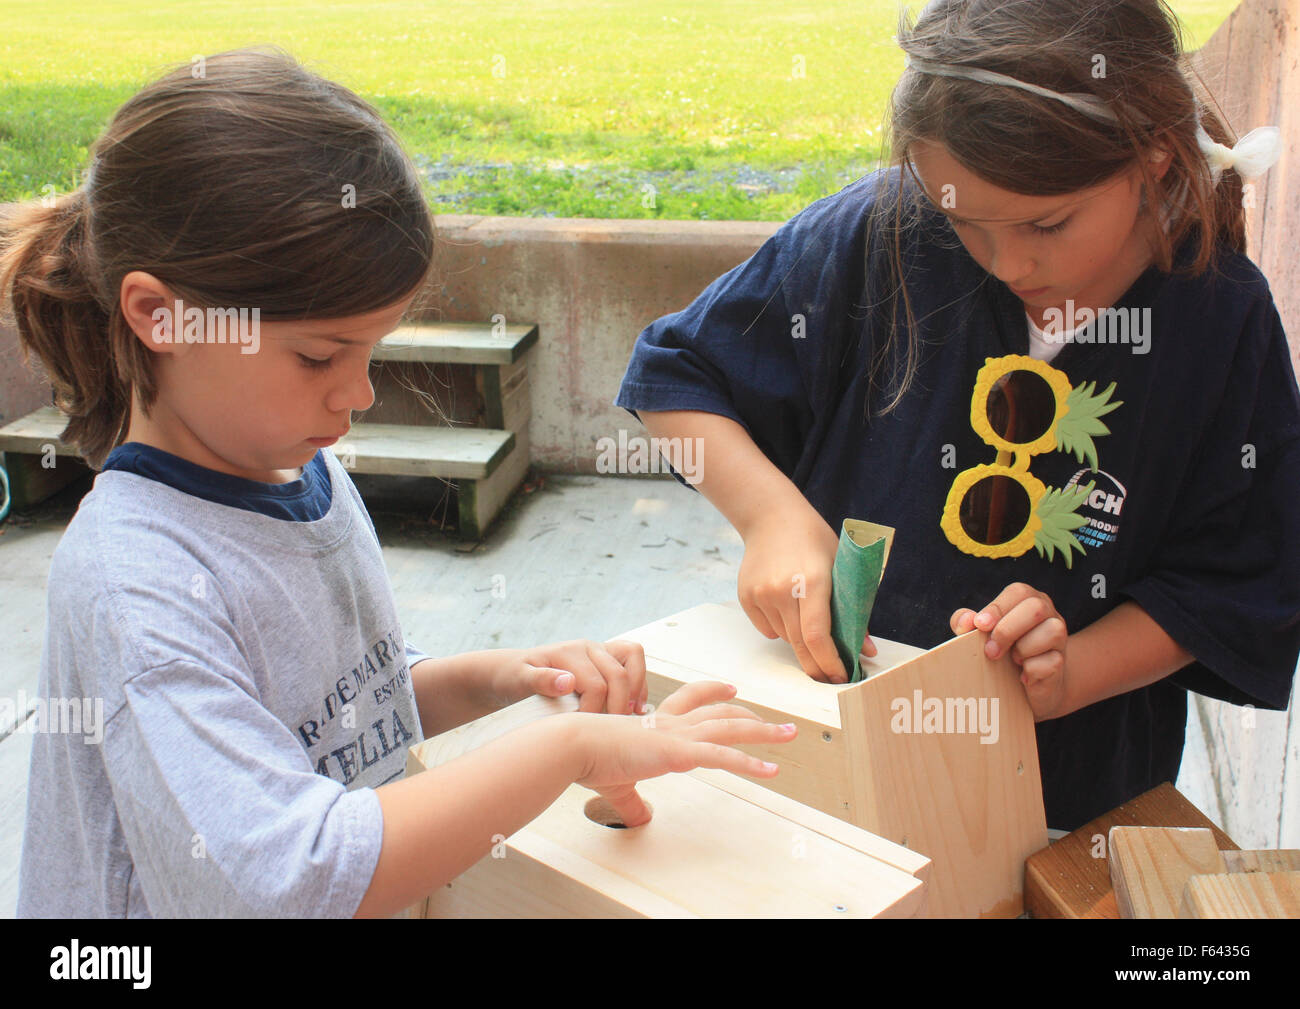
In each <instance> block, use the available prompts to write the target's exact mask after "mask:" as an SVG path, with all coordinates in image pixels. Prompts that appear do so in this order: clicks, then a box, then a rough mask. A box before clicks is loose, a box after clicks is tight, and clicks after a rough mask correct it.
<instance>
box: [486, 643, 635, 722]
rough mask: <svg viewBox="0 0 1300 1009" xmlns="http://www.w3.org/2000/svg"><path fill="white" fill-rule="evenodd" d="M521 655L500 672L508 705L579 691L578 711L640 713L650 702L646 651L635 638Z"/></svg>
mask: <svg viewBox="0 0 1300 1009" xmlns="http://www.w3.org/2000/svg"><path fill="white" fill-rule="evenodd" d="M517 654H518V658H517V659H516V660H514V661H512V662H511V663H509V664H508V665H507V666H506V667H505V668H504V669H502V670H501V671H500V672H499V673H498V680H497V686H496V689H495V693H496V695H497V696H498V697H499V698H501V699H502V700H503V702H504V703H505V704H513V703H514V702H515V701H519V700H522V699H523V698H525V697H528V696H530V695H532V694H541V695H542V696H543V697H562V696H563V695H565V694H571V693H573V692H574V691H575V690H576V691H577V693H578V696H579V705H578V710H579V711H591V712H600V711H608V712H609V713H610V714H611V715H626V714H628V713H629V712H631V713H633V714H639V713H640V711H641V710H642V707H643V706H644V705H645V701H646V691H647V688H646V682H645V651H644V649H642V647H641V646H640V645H639V644H637V643H636V642H635V641H606V642H605V643H604V644H603V645H602V644H598V643H597V642H595V641H583V640H579V641H562V642H560V643H559V644H553V645H538V646H537V647H536V648H523V649H519V650H518V652H517Z"/></svg>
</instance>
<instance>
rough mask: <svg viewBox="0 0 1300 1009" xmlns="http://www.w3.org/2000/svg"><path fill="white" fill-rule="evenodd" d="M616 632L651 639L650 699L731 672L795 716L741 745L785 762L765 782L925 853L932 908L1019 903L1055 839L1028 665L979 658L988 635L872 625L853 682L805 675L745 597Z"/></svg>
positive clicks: (1013, 908) (761, 703)
mask: <svg viewBox="0 0 1300 1009" xmlns="http://www.w3.org/2000/svg"><path fill="white" fill-rule="evenodd" d="M621 637H623V638H628V639H631V640H633V641H638V642H640V643H641V645H642V646H643V647H644V648H645V653H646V668H647V672H648V676H649V684H650V700H651V702H652V703H656V704H657V703H659V702H660V701H662V699H663V698H664V697H666V696H667V695H668V694H670V693H672V691H673V690H675V689H677V687H678V686H680V685H681V684H682V683H687V682H690V681H693V680H704V679H707V680H723V681H725V682H727V683H732V684H735V686H736V687H737V690H738V693H737V697H736V700H737V703H741V704H744V705H745V706H746V707H748V708H750V709H751V710H753V711H754V712H756V713H757V714H759V715H760V716H761V717H763V718H765V719H767V720H769V721H775V722H788V721H793V722H794V723H795V724H796V725H797V726H798V729H799V731H798V734H797V735H796V737H795V738H794V740H793V741H791V742H789V743H782V744H776V745H770V746H743V747H740V748H741V749H743V750H745V751H746V752H749V753H753V754H756V755H758V756H760V757H762V758H763V759H764V760H770V761H775V762H776V763H778V764H779V765H780V767H781V771H780V774H778V775H777V776H776V777H775V778H772V779H769V780H765V781H764V782H763V786H766V787H767V788H769V789H772V790H775V791H778V792H780V793H781V794H783V795H786V796H789V797H790V798H793V799H796V800H798V801H799V802H801V803H804V804H806V805H809V806H812V807H814V808H815V809H819V810H821V811H823V812H826V813H829V814H831V815H832V816H836V817H839V818H840V819H843V820H845V821H847V822H849V823H852V824H854V825H856V826H858V827H862V828H864V829H866V830H868V831H870V832H872V833H873V834H876V835H879V836H880V837H882V838H884V839H886V840H888V841H891V842H893V843H894V844H897V845H900V846H903V847H906V848H907V849H909V850H911V851H915V852H917V853H919V854H922V855H925V856H926V857H928V858H929V859H930V860H931V861H932V863H933V867H932V870H931V873H930V877H929V883H928V890H929V893H928V896H927V912H926V913H927V914H928V915H929V916H934V917H1015V916H1018V915H1019V914H1021V913H1022V911H1023V909H1024V863H1025V859H1026V858H1027V857H1028V856H1029V855H1031V854H1032V853H1033V852H1035V851H1038V850H1039V849H1041V848H1044V847H1046V845H1047V824H1046V820H1045V817H1044V813H1043V792H1042V782H1041V778H1040V776H1039V768H1038V746H1037V740H1036V737H1035V734H1034V719H1033V713H1032V711H1031V710H1030V708H1029V702H1028V700H1027V698H1026V697H1025V691H1024V687H1023V686H1022V685H1021V683H1020V678H1019V670H1018V669H1017V667H1016V666H1015V664H1014V663H1013V662H1012V661H1011V660H1010V659H1009V658H1008V657H1007V656H1006V655H1005V654H1004V655H1003V656H1002V657H1000V658H998V659H996V660H993V659H989V658H987V657H986V656H985V655H984V644H985V642H986V641H987V640H988V635H987V634H986V633H985V632H983V631H970V632H969V633H967V634H963V635H961V636H960V637H956V638H953V639H951V640H949V641H947V642H944V643H943V644H941V645H939V646H937V647H935V648H931V649H929V650H926V649H921V648H915V647H912V646H910V645H905V644H900V643H897V642H892V641H887V640H884V639H881V638H878V637H874V636H873V638H872V640H873V641H874V642H875V644H876V646H877V648H878V649H879V652H878V654H877V655H876V657H875V658H874V659H871V660H865V661H864V662H863V671H864V673H865V675H866V678H865V679H863V680H860V681H859V682H857V683H852V684H845V685H832V684H825V683H820V682H818V681H816V680H813V679H811V678H810V677H808V676H807V675H806V674H805V673H804V672H803V670H802V669H801V668H800V667H799V665H798V663H797V661H796V659H795V657H794V653H793V651H792V650H791V648H790V646H789V645H788V644H787V643H786V642H784V641H781V640H769V639H767V638H765V637H763V635H762V634H760V633H759V632H758V631H757V630H756V629H755V628H754V626H753V625H752V624H751V623H750V622H749V619H748V618H747V617H746V616H745V614H744V612H743V611H742V610H741V609H740V607H739V606H738V605H736V604H734V603H733V604H730V605H725V606H722V605H704V606H697V607H695V608H693V609H689V610H686V611H684V612H682V613H678V614H676V615H674V616H671V617H666V618H664V619H663V620H658V621H655V622H654V623H652V624H647V625H645V626H644V627H640V628H637V629H636V630H634V631H631V632H629V633H627V634H624V635H621ZM760 787H761V786H760Z"/></svg>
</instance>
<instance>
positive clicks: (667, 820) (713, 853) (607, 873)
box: [405, 697, 930, 918]
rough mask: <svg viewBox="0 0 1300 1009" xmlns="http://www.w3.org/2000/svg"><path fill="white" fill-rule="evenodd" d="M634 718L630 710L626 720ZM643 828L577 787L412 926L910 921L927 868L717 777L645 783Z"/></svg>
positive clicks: (421, 763)
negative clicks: (428, 921) (448, 922)
mask: <svg viewBox="0 0 1300 1009" xmlns="http://www.w3.org/2000/svg"><path fill="white" fill-rule="evenodd" d="M576 707H577V701H576V700H575V699H573V698H572V697H570V698H566V699H550V698H542V697H534V698H530V699H529V700H526V701H521V702H520V703H518V704H515V705H511V706H510V707H508V708H505V709H503V710H502V711H499V712H496V713H495V714H493V715H489V716H487V717H486V718H481V719H479V720H478V721H476V722H471V723H469V724H468V725H465V726H461V727H460V728H457V729H453V730H451V731H449V732H446V733H443V734H441V735H439V736H435V737H433V738H431V739H427V740H425V741H424V742H422V743H419V744H417V745H416V746H413V747H411V749H410V751H409V755H408V760H407V774H408V775H411V774H418V773H421V772H422V771H424V770H427V769H429V768H432V767H436V766H438V765H440V764H443V763H446V762H447V761H450V760H453V759H455V758H456V757H458V756H460V755H461V754H463V753H465V752H467V751H469V750H471V749H474V748H476V747H478V746H482V745H483V744H485V743H487V742H488V741H490V740H491V739H494V738H496V737H497V736H499V735H501V734H502V733H504V732H506V731H509V730H510V729H513V728H515V727H517V726H519V725H521V724H524V723H525V722H528V721H531V720H533V719H535V718H539V717H547V716H549V715H552V714H555V713H558V712H562V711H572V710H575V709H576ZM629 717H635V716H629ZM637 788H638V791H639V792H640V793H641V795H642V797H643V798H644V799H645V800H646V802H647V803H649V805H650V807H651V809H652V816H651V819H650V822H649V823H646V824H643V825H641V826H638V827H634V828H626V827H623V826H622V825H621V824H619V823H618V821H617V817H616V816H615V815H614V814H613V810H612V808H611V807H609V806H608V805H607V804H606V803H605V802H604V800H603V799H601V798H600V797H599V796H597V795H596V793H595V792H592V791H589V790H587V789H585V788H582V787H581V786H578V785H573V786H571V787H570V788H569V789H568V790H566V791H565V792H564V793H563V794H562V795H561V796H560V797H559V798H558V799H557V800H556V801H555V802H554V803H553V804H552V805H551V806H550V807H549V808H548V809H546V811H545V812H543V813H542V814H541V815H540V816H538V817H537V818H536V819H535V820H533V821H532V822H531V823H529V824H528V825H527V826H526V827H524V828H523V829H521V830H519V831H517V832H516V833H514V834H513V835H511V836H510V837H509V838H505V837H500V838H498V839H496V840H497V843H496V844H494V847H493V850H492V851H491V853H490V854H489V855H488V856H486V857H485V858H483V859H481V860H480V861H479V862H478V863H477V864H476V865H474V866H472V867H471V868H470V869H469V870H468V871H467V872H465V873H463V874H462V875H460V876H458V877H457V878H456V879H455V880H453V881H452V882H451V883H449V884H448V885H447V886H445V887H442V888H440V889H439V890H437V891H435V892H434V893H432V894H430V895H429V896H428V897H427V898H426V899H425V900H423V901H421V902H419V903H418V904H417V905H415V906H414V907H412V908H410V909H408V911H407V912H406V915H405V916H406V917H412V918H447V917H452V918H479V917H493V918H497V917H599V918H608V917H614V918H637V917H655V918H659V917H664V918H695V917H701V918H711V917H781V918H789V917H825V918H837V917H839V918H862V917H915V916H920V915H923V914H924V913H925V898H926V878H927V876H928V874H929V871H930V860H929V859H927V858H925V857H924V856H922V855H920V854H918V853H917V852H914V851H910V850H908V849H907V848H904V847H902V846H900V845H896V844H892V843H890V842H888V841H885V840H883V839H881V838H879V837H876V836H875V835H873V834H871V833H870V832H868V831H866V830H862V829H861V828H858V827H855V826H853V825H851V824H849V823H846V822H844V821H843V820H841V819H837V818H835V817H832V816H829V815H827V814H825V813H822V812H820V811H818V810H816V809H812V808H810V807H808V806H805V805H803V804H801V803H798V802H795V801H794V800H792V799H790V798H788V797H787V796H784V795H781V794H779V793H778V792H774V791H771V790H769V789H766V788H763V787H762V786H760V785H758V784H755V783H754V782H752V781H750V780H747V779H744V778H740V777H737V776H735V775H732V774H728V773H726V772H723V771H714V770H707V769H700V770H697V771H694V772H691V773H690V774H668V775H665V776H663V777H660V778H653V779H650V780H648V781H643V782H641V783H640V784H639V785H638V786H637Z"/></svg>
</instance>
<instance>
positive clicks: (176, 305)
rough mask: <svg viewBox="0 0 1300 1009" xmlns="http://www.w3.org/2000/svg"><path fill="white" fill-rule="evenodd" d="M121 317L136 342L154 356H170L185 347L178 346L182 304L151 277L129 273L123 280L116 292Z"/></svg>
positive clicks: (138, 273) (158, 281) (149, 274)
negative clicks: (133, 334)
mask: <svg viewBox="0 0 1300 1009" xmlns="http://www.w3.org/2000/svg"><path fill="white" fill-rule="evenodd" d="M118 304H119V305H120V306H121V308H122V316H123V317H124V318H125V319H126V324H127V325H128V326H130V327H131V332H133V333H135V335H136V338H137V339H138V340H139V341H140V342H141V343H142V344H144V346H145V347H147V348H148V349H149V350H151V351H153V352H154V353H155V354H171V353H174V352H175V350H176V349H177V348H178V347H183V346H184V344H183V343H180V342H178V340H177V337H178V335H179V334H180V332H181V319H180V318H179V317H176V318H173V316H174V315H175V316H179V314H180V313H182V312H183V311H184V304H183V303H182V302H181V301H180V299H179V298H178V297H177V296H176V295H175V294H174V293H173V292H172V290H171V288H169V287H168V286H167V285H166V284H164V283H163V282H162V281H161V280H159V279H158V278H157V277H155V276H154V275H153V274H152V273H145V272H144V271H143V270H132V271H131V272H130V273H128V274H127V275H126V276H125V277H123V278H122V286H121V289H120V290H119V292H118Z"/></svg>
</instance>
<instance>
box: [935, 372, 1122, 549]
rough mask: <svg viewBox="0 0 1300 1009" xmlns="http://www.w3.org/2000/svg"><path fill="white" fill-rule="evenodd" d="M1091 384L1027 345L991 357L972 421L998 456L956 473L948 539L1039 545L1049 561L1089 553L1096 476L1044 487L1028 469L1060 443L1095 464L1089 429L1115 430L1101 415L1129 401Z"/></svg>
mask: <svg viewBox="0 0 1300 1009" xmlns="http://www.w3.org/2000/svg"><path fill="white" fill-rule="evenodd" d="M1095 388H1096V383H1095V382H1090V383H1087V384H1081V385H1079V386H1078V387H1077V388H1071V386H1070V380H1069V378H1068V377H1067V376H1066V374H1065V372H1063V371H1061V370H1059V369H1057V368H1053V367H1052V366H1051V365H1050V364H1048V363H1047V362H1046V361H1040V360H1038V359H1037V358H1033V357H1028V356H1026V355H1024V354H1008V355H1006V356H1005V357H990V358H986V359H985V361H984V367H982V368H981V369H980V370H979V374H977V375H976V376H975V390H974V392H973V393H972V395H971V427H973V428H974V429H975V432H976V433H977V434H978V435H979V436H980V438H981V439H982V440H983V441H984V443H985V444H987V445H991V446H993V447H994V448H995V449H997V450H998V455H997V460H996V461H995V462H993V463H991V464H985V465H981V466H974V467H972V468H970V469H967V470H963V471H962V472H960V473H958V474H957V476H956V478H955V479H954V480H953V483H952V488H951V489H950V490H949V491H948V500H947V501H946V502H945V504H944V508H943V518H942V520H941V521H940V523H939V524H940V526H941V527H942V528H943V531H944V535H946V536H947V537H948V540H949V542H951V543H952V544H953V545H954V546H955V547H957V549H959V550H961V551H963V552H965V553H968V554H973V555H975V556H977V557H1019V556H1020V555H1021V554H1023V553H1025V552H1026V551H1028V550H1029V548H1030V547H1033V548H1034V549H1036V550H1037V551H1038V553H1039V556H1045V557H1046V558H1047V559H1048V560H1049V561H1050V560H1052V559H1053V558H1054V557H1055V556H1056V553H1057V551H1060V553H1061V554H1062V556H1063V557H1064V559H1065V566H1066V567H1067V568H1068V567H1070V566H1071V562H1072V560H1073V557H1072V554H1071V551H1072V550H1078V551H1079V553H1081V554H1082V553H1083V552H1084V549H1083V545H1082V544H1081V543H1080V542H1079V540H1078V539H1077V538H1076V537H1075V535H1074V530H1075V529H1078V528H1079V527H1080V526H1082V525H1084V524H1085V523H1086V522H1087V519H1085V518H1084V517H1083V516H1081V515H1079V514H1078V508H1079V506H1080V505H1082V504H1083V502H1084V501H1086V500H1087V498H1088V495H1089V494H1091V493H1092V489H1093V486H1094V484H1095V481H1093V482H1089V483H1088V484H1087V486H1085V487H1079V486H1077V485H1076V486H1074V487H1066V488H1063V489H1057V488H1052V487H1048V486H1047V485H1045V484H1044V483H1043V482H1042V481H1041V480H1039V479H1038V478H1037V477H1035V476H1034V475H1033V474H1032V473H1030V472H1029V461H1030V459H1031V458H1032V457H1033V456H1035V455H1040V454H1042V453H1044V452H1052V451H1055V450H1058V449H1059V450H1060V451H1062V452H1073V453H1074V455H1075V457H1076V458H1077V459H1078V460H1079V461H1080V462H1084V461H1085V460H1086V461H1087V463H1088V465H1089V466H1090V467H1091V468H1092V470H1093V472H1096V470H1097V447H1096V445H1095V444H1094V443H1093V438H1094V437H1096V436H1100V435H1105V434H1110V428H1108V427H1107V426H1106V425H1105V424H1104V423H1103V422H1102V421H1101V417H1102V416H1104V415H1105V414H1107V413H1110V411H1112V410H1114V409H1115V408H1116V407H1118V406H1121V405H1122V404H1123V401H1122V400H1116V401H1115V402H1111V401H1110V396H1111V393H1112V392H1114V390H1115V383H1114V382H1112V383H1111V384H1110V385H1109V386H1108V387H1107V388H1106V389H1105V390H1104V391H1103V392H1101V393H1095V392H1094V390H1095Z"/></svg>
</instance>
